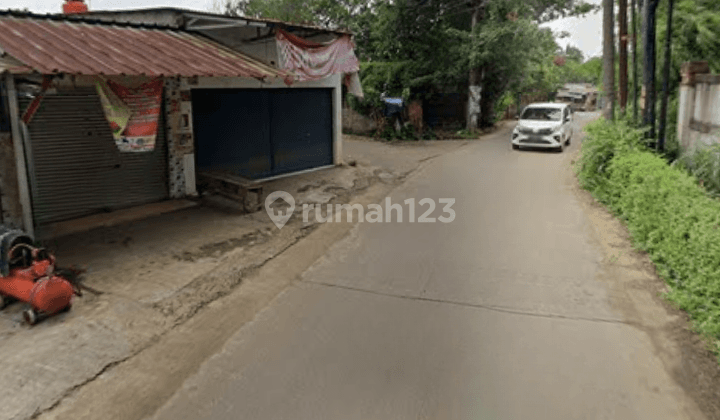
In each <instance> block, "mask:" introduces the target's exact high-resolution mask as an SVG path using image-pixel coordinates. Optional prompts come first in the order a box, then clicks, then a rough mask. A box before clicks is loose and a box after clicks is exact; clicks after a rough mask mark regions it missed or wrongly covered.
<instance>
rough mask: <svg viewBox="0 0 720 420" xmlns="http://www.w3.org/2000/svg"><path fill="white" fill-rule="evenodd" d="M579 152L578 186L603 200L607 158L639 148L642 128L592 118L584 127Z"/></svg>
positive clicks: (610, 158) (609, 159) (607, 192)
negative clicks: (583, 136) (580, 151)
mask: <svg viewBox="0 0 720 420" xmlns="http://www.w3.org/2000/svg"><path fill="white" fill-rule="evenodd" d="M585 130H586V131H587V136H586V137H585V139H584V140H583V145H582V155H581V157H580V160H579V161H578V165H577V172H578V179H579V180H580V185H582V187H583V188H586V189H588V190H590V191H592V192H593V194H595V195H596V196H598V198H600V199H603V198H604V196H605V195H606V194H610V193H611V192H610V191H608V190H607V188H606V187H607V186H606V184H607V180H608V176H607V171H608V165H609V164H610V161H611V160H612V159H613V157H615V155H617V154H618V153H623V152H626V151H629V150H634V149H637V148H640V147H641V145H642V144H643V131H641V130H638V129H635V128H632V127H631V126H630V125H629V124H628V122H627V121H624V120H621V121H618V122H617V123H611V122H608V121H607V120H605V119H599V120H596V121H594V122H592V123H590V124H588V125H587V126H586V127H585Z"/></svg>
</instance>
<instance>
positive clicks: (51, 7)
mask: <svg viewBox="0 0 720 420" xmlns="http://www.w3.org/2000/svg"><path fill="white" fill-rule="evenodd" d="M63 2H64V1H63V0H2V4H3V5H2V8H3V9H5V8H9V9H24V8H26V7H27V8H28V9H30V11H32V12H35V13H59V12H61V11H62V3H63ZM86 2H87V3H88V4H89V6H90V9H91V10H112V9H141V8H147V7H161V6H167V7H181V8H184V9H193V10H203V11H209V10H210V9H211V8H212V5H213V0H172V1H168V0H86ZM590 2H591V3H596V4H599V2H600V0H590ZM543 26H549V27H550V28H552V30H553V31H555V32H558V33H559V32H561V31H567V32H569V33H570V37H568V38H564V39H560V40H558V43H559V44H560V45H561V46H563V47H565V46H566V45H567V44H572V45H574V46H576V47H578V48H580V50H581V51H582V52H583V54H584V55H585V58H589V57H592V56H596V55H602V12H598V13H595V14H593V15H588V16H586V17H585V18H569V19H561V20H557V21H554V22H551V23H548V24H545V25H543Z"/></svg>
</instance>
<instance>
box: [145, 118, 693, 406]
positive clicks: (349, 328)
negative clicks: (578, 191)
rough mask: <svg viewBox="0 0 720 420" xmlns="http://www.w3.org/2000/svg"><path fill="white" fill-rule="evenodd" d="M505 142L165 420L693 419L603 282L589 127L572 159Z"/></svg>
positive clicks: (348, 254)
mask: <svg viewBox="0 0 720 420" xmlns="http://www.w3.org/2000/svg"><path fill="white" fill-rule="evenodd" d="M577 115H578V120H577V124H578V125H579V126H582V125H584V123H585V122H587V121H588V120H589V119H590V118H592V117H593V115H590V114H586V115H583V114H577ZM578 128H580V127H578ZM508 133H509V131H508V129H505V130H502V131H500V132H498V133H496V134H495V135H492V136H489V137H488V138H485V139H483V140H480V141H477V142H471V143H470V144H469V145H467V146H465V147H463V148H461V149H459V150H458V151H455V152H452V153H449V154H446V155H444V156H442V157H439V158H437V159H435V160H433V161H430V162H429V163H428V164H427V165H426V166H425V167H423V168H422V169H421V170H420V171H419V172H417V173H415V174H414V175H413V176H412V177H410V178H409V179H408V180H407V182H406V183H405V184H403V185H402V186H401V187H400V188H398V189H396V190H395V192H394V193H393V194H392V195H391V200H392V203H395V204H398V203H400V204H403V206H404V207H405V209H404V215H403V216H404V219H403V223H397V222H393V223H367V222H365V223H360V224H359V225H358V226H357V228H356V229H355V230H354V231H353V234H352V235H351V236H349V237H348V238H346V239H344V240H342V241H341V242H339V243H338V244H336V246H335V247H334V248H333V249H332V251H331V252H330V253H329V254H328V255H326V256H325V257H324V258H323V259H321V260H320V261H318V262H317V263H316V264H315V265H314V266H313V267H312V268H311V269H310V270H308V271H307V272H306V273H305V274H304V275H303V276H302V278H301V279H300V280H299V281H297V282H296V283H295V284H294V285H293V286H291V287H290V288H288V289H287V290H286V291H285V292H283V293H282V294H281V295H280V296H278V298H277V299H275V300H274V301H273V302H272V303H271V304H270V305H269V306H268V307H267V308H266V309H265V310H263V311H262V312H260V313H259V314H258V316H257V317H256V319H255V320H254V321H253V322H251V323H249V324H247V325H246V326H245V327H243V328H242V329H241V330H240V331H238V332H237V333H236V334H235V335H234V336H233V338H232V339H231V340H230V341H229V342H228V343H227V344H226V346H225V347H224V349H223V351H222V352H220V353H218V354H216V355H215V356H213V357H212V358H210V359H209V360H208V361H207V362H206V363H205V364H204V365H203V367H202V368H201V369H200V371H199V372H198V373H197V374H196V375H195V376H194V377H192V378H191V379H189V380H188V381H187V382H186V383H185V384H184V385H183V387H182V388H181V389H180V391H178V393H177V394H176V395H175V396H174V397H173V398H172V399H171V400H169V401H168V403H167V404H166V405H165V406H164V407H163V408H162V409H161V410H159V411H158V412H157V413H156V414H155V417H154V418H155V419H157V420H166V419H167V420H170V419H172V420H185V419H187V420H190V419H192V420H196V419H217V420H220V419H253V420H261V419H263V420H264V419H268V420H269V419H273V420H275V419H292V420H320V419H328V420H339V419H342V420H354V419H357V420H369V419H372V420H385V419H387V420H391V419H392V420H398V419H477V420H484V419H488V420H495V419H508V420H521V419H532V420H545V419H547V420H561V419H615V420H617V419H652V420H657V419H663V420H670V419H681V418H698V417H694V416H693V414H691V413H693V411H692V410H690V409H689V408H688V407H689V406H688V403H687V397H686V396H685V395H684V393H683V391H682V389H681V388H680V387H679V386H677V385H676V384H675V383H674V382H673V380H672V379H671V376H670V375H669V374H668V373H667V372H666V371H665V368H664V367H663V365H662V363H661V361H660V359H659V358H658V357H657V356H656V355H655V354H654V353H653V348H652V345H651V343H650V342H649V339H648V338H647V337H646V336H645V334H644V333H643V332H642V331H640V330H638V329H637V328H634V327H633V326H632V325H631V323H629V322H627V320H626V319H624V318H623V315H622V314H621V313H620V312H618V311H616V310H615V309H613V308H614V304H613V302H612V299H613V296H612V290H609V289H608V287H607V286H606V285H605V284H604V283H602V282H600V281H598V280H597V276H598V275H599V271H600V270H601V268H602V267H601V266H602V261H601V259H602V257H601V255H600V251H599V250H598V248H597V247H596V245H594V244H593V243H592V240H591V235H590V233H589V232H590V229H591V228H590V226H589V221H588V219H587V217H586V215H585V214H584V213H583V210H582V208H581V207H580V205H579V204H578V202H577V199H576V197H575V196H574V195H573V194H572V192H571V191H570V189H571V187H570V185H571V182H570V181H569V175H568V173H569V171H568V170H567V167H568V165H569V164H570V155H569V153H571V152H572V151H573V150H575V149H577V148H578V147H579V143H580V140H581V136H582V135H581V133H580V132H579V130H577V131H576V134H575V137H574V139H573V144H572V146H571V147H570V148H568V149H566V151H565V153H563V154H558V153H553V152H539V151H527V150H522V151H514V150H511V148H510V143H509V139H508V135H509V134H508ZM410 198H414V199H415V202H416V203H417V202H418V201H419V200H421V199H423V198H429V199H432V200H434V201H435V202H436V204H438V206H437V207H436V208H435V211H434V212H433V213H432V214H431V216H434V217H439V216H440V215H442V211H441V207H442V205H440V203H439V199H440V198H454V199H455V203H454V205H453V206H452V209H453V210H454V211H455V214H456V217H455V219H454V221H452V222H450V223H440V222H436V223H417V222H415V223H410V222H408V221H407V217H408V214H407V211H408V206H407V204H404V200H406V199H410ZM427 208H428V206H427V205H424V206H420V205H416V206H415V209H416V211H415V213H416V215H415V217H416V218H418V217H419V216H420V215H421V214H422V213H424V212H425V211H426V210H427Z"/></svg>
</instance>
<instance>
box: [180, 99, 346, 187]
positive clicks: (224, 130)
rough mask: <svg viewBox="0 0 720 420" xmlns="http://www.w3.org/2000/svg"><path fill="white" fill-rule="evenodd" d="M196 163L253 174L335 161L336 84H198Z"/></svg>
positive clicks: (259, 175) (284, 171)
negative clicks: (327, 86)
mask: <svg viewBox="0 0 720 420" xmlns="http://www.w3.org/2000/svg"><path fill="white" fill-rule="evenodd" d="M192 101H193V126H194V129H195V142H196V144H195V150H196V156H197V167H198V169H200V170H223V171H228V172H231V173H234V174H237V175H241V176H244V177H247V178H251V179H259V178H264V177H270V176H274V175H281V174H287V173H292V172H297V171H301V170H304V169H310V168H317V167H322V166H326V165H332V163H333V108H332V107H333V102H332V89H322V88H318V89H315V88H313V89H305V88H303V89H195V90H193V92H192Z"/></svg>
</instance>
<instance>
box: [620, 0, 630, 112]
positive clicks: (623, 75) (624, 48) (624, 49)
mask: <svg viewBox="0 0 720 420" xmlns="http://www.w3.org/2000/svg"><path fill="white" fill-rule="evenodd" d="M618 10H619V12H618V36H619V37H620V51H619V54H618V67H619V70H620V72H619V73H620V74H619V77H618V78H619V82H620V108H621V109H622V110H623V112H624V111H625V107H626V106H627V91H628V36H627V0H619V1H618Z"/></svg>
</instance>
